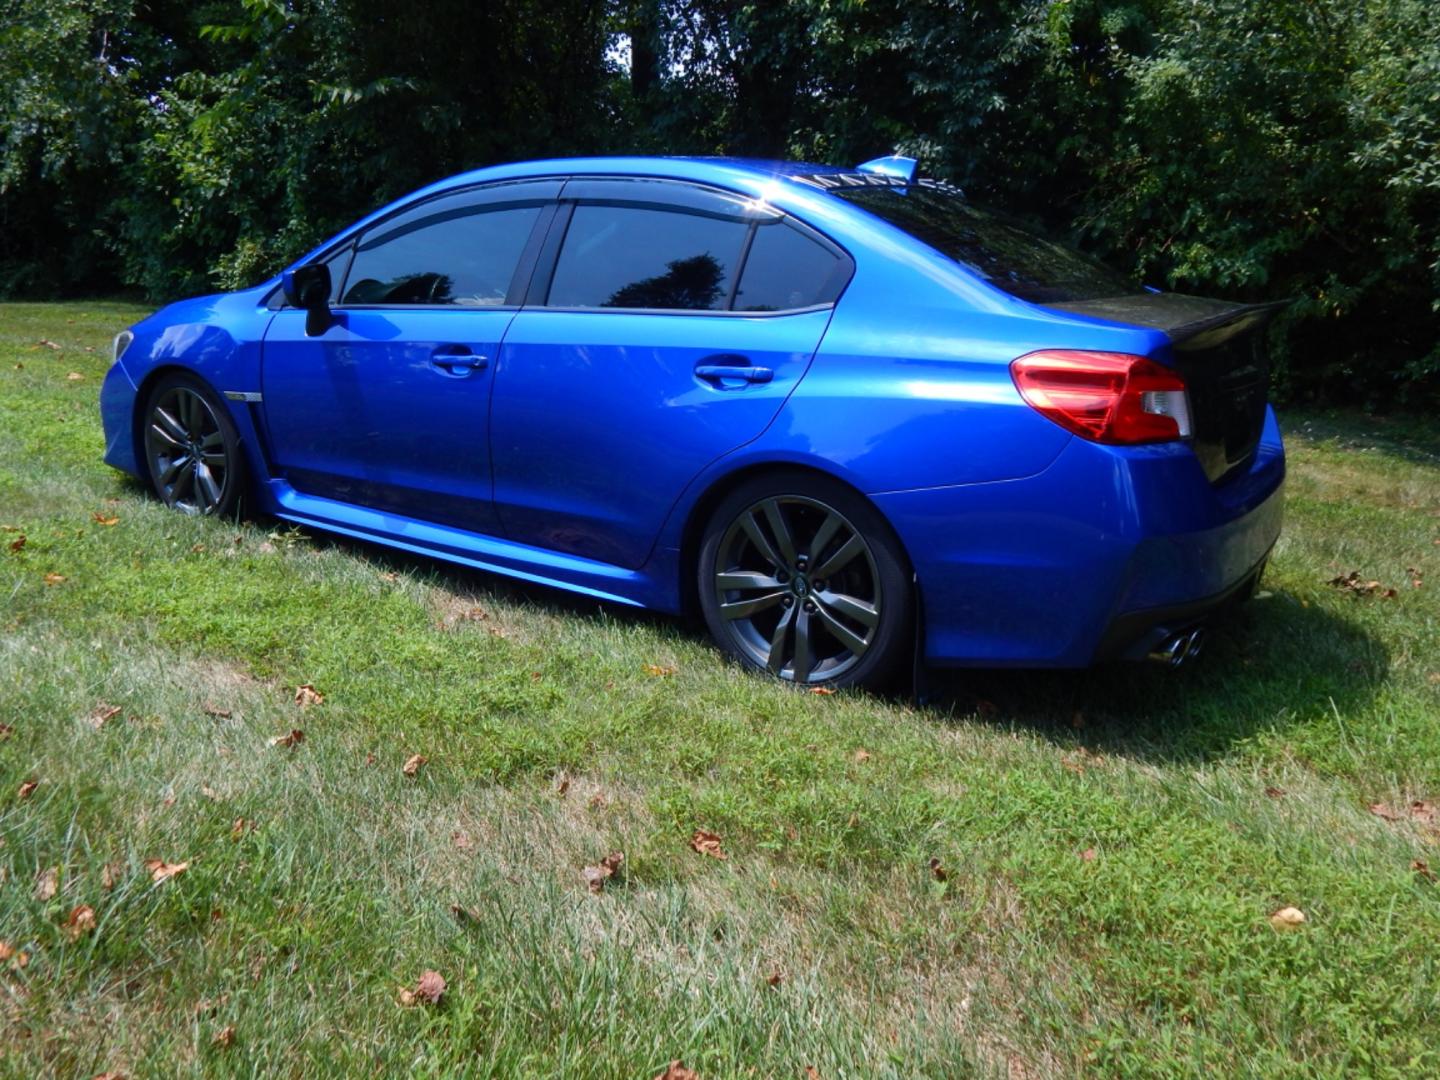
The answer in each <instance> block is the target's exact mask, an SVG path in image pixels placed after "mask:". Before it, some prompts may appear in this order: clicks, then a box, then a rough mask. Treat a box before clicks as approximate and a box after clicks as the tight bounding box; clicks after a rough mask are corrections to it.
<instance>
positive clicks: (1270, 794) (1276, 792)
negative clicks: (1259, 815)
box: [1265, 787, 1285, 799]
mask: <svg viewBox="0 0 1440 1080" xmlns="http://www.w3.org/2000/svg"><path fill="white" fill-rule="evenodd" d="M1265 795H1266V797H1267V798H1271V799H1283V798H1284V797H1285V789H1284V788H1278V787H1267V788H1266V789H1265Z"/></svg>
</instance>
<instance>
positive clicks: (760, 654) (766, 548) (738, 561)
mask: <svg viewBox="0 0 1440 1080" xmlns="http://www.w3.org/2000/svg"><path fill="white" fill-rule="evenodd" d="M699 590H700V605H701V608H702V610H703V611H704V614H705V622H706V624H707V625H708V626H709V629H710V633H711V635H712V636H713V637H714V638H715V640H716V642H718V643H719V645H720V646H721V648H723V649H725V650H726V651H727V652H729V653H730V654H731V655H733V656H734V657H736V658H737V659H738V660H740V661H741V663H743V664H745V665H746V666H747V667H750V668H754V669H756V670H760V671H767V672H769V673H770V674H771V675H773V676H776V677H778V678H780V679H783V680H785V681H787V682H792V683H797V684H803V685H807V686H831V687H844V686H867V687H872V688H876V687H879V686H882V685H883V684H884V683H886V682H887V681H888V680H889V679H890V678H891V677H893V676H894V674H895V672H896V670H897V668H898V667H899V665H900V663H901V662H902V661H903V660H904V659H905V658H906V653H907V649H908V647H909V646H910V644H911V637H912V630H913V627H912V620H913V611H914V606H913V605H914V598H913V596H912V590H911V583H910V577H909V574H908V572H907V570H906V561H905V555H904V551H903V550H902V548H901V546H900V542H899V540H898V539H897V538H896V537H895V534H894V532H893V531H892V530H891V528H890V526H889V524H888V523H887V522H886V521H885V519H884V518H883V517H881V515H880V513H879V512H878V511H877V510H876V509H875V508H874V507H873V506H871V505H870V504H869V503H868V502H866V501H865V499H863V498H862V497H860V496H859V495H857V494H856V493H855V492H853V491H851V490H850V489H849V488H847V487H845V486H844V485H843V484H840V483H838V482H837V481H834V480H830V479H828V478H826V477H821V476H814V475H810V474H806V473H783V474H777V475H773V476H766V477H759V478H756V479H754V480H751V481H748V482H746V483H744V484H742V485H741V486H740V487H738V488H737V489H736V490H735V491H733V492H731V493H730V494H729V495H727V496H726V497H725V498H724V499H723V500H722V501H721V503H720V505H719V506H717V507H716V508H715V511H714V513H713V514H712V515H711V518H710V521H709V523H708V525H707V527H706V530H705V534H704V537H703V540H702V543H701V548H700V558H699Z"/></svg>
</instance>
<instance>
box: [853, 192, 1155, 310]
mask: <svg viewBox="0 0 1440 1080" xmlns="http://www.w3.org/2000/svg"><path fill="white" fill-rule="evenodd" d="M831 190H833V191H834V193H835V194H836V195H839V196H840V197H841V198H842V199H845V200H847V201H848V202H853V203H855V204H857V205H859V206H862V207H864V208H865V209H866V210H869V211H870V212H871V213H872V214H875V215H877V216H879V217H882V218H884V219H885V220H886V221H888V222H890V223H891V224H892V225H897V226H899V227H900V228H902V229H904V230H905V231H906V232H908V233H909V234H910V235H911V236H914V237H915V238H916V239H917V240H921V241H923V242H925V243H927V244H929V245H930V246H931V247H933V248H935V249H936V250H937V251H940V252H943V253H944V254H946V255H948V256H950V257H951V258H952V259H954V260H955V261H956V262H959V263H963V264H964V265H965V266H966V267H968V268H969V269H971V270H973V271H974V272H975V273H977V274H979V275H980V276H981V277H983V278H985V279H986V280H987V281H989V282H990V283H991V284H992V285H995V286H996V287H997V288H1001V289H1004V290H1005V291H1006V292H1008V293H1011V294H1012V295H1014V296H1018V297H1020V299H1022V300H1029V301H1032V302H1034V303H1040V304H1046V303H1049V304H1054V303H1063V302H1066V301H1073V300H1098V299H1099V298H1100V297H1103V296H1123V295H1127V294H1131V293H1136V292H1139V291H1140V290H1139V289H1137V288H1136V286H1135V283H1134V282H1133V281H1129V280H1127V279H1126V278H1125V277H1123V276H1122V275H1120V274H1117V273H1116V272H1115V271H1113V270H1111V269H1110V268H1109V267H1107V266H1105V265H1104V264H1103V263H1100V262H1097V261H1096V260H1094V259H1092V258H1090V257H1089V256H1088V255H1084V254H1082V253H1081V252H1079V251H1076V250H1075V249H1074V248H1072V247H1068V246H1066V245H1065V244H1062V243H1059V242H1058V241H1055V240H1052V239H1050V238H1048V237H1046V236H1043V235H1041V234H1040V233H1038V232H1036V231H1034V230H1033V229H1030V228H1028V227H1027V226H1024V225H1022V224H1020V223H1019V222H1017V221H1015V220H1013V219H1012V218H1009V217H1006V216H1004V215H1002V214H997V213H994V212H992V211H988V210H983V209H981V208H980V207H978V206H976V205H975V204H974V203H971V202H968V201H967V200H966V199H965V197H964V196H963V195H961V194H960V192H959V191H958V190H957V189H956V188H953V187H950V186H948V185H944V184H936V183H934V182H931V183H930V184H928V185H927V184H926V183H925V182H923V181H922V182H921V183H920V184H912V185H909V186H905V185H900V184H896V185H884V184H878V185H876V184H867V185H865V186H858V187H838V188H832V189H831Z"/></svg>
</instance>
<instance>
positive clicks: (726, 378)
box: [695, 364, 775, 389]
mask: <svg viewBox="0 0 1440 1080" xmlns="http://www.w3.org/2000/svg"><path fill="white" fill-rule="evenodd" d="M695 376H696V378H700V379H704V380H705V381H706V382H708V383H713V384H715V385H716V386H719V387H720V388H721V389H724V388H725V384H726V383H735V382H742V383H768V382H769V381H770V380H771V379H773V378H774V377H775V372H774V371H773V370H772V369H771V368H768V367H750V366H743V365H740V364H698V365H697V366H696V368H695Z"/></svg>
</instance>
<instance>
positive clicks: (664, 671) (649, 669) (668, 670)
mask: <svg viewBox="0 0 1440 1080" xmlns="http://www.w3.org/2000/svg"><path fill="white" fill-rule="evenodd" d="M678 670H679V669H678V668H676V667H675V666H674V665H673V664H672V665H670V666H666V667H662V666H661V665H659V664H646V665H645V674H646V675H653V676H655V677H656V678H657V679H663V678H665V677H666V676H667V675H674V674H675V672H676V671H678Z"/></svg>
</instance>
